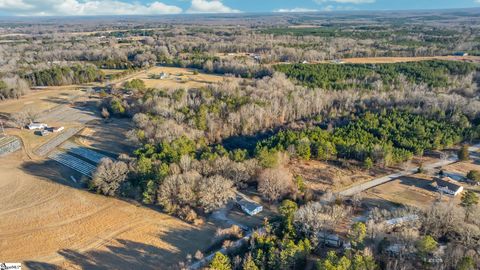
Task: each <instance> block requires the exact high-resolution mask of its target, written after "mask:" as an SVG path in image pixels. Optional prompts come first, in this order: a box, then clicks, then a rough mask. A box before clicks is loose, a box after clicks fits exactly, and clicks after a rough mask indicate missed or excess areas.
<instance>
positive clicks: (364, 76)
mask: <svg viewBox="0 0 480 270" xmlns="http://www.w3.org/2000/svg"><path fill="white" fill-rule="evenodd" d="M275 69H276V70H277V71H279V72H283V73H285V74H286V75H287V76H288V77H289V78H291V79H294V80H296V81H298V82H299V83H301V84H303V85H305V86H308V87H311V88H317V87H318V88H322V89H331V90H345V89H362V90H365V89H366V90H372V89H375V90H386V91H388V90H392V88H400V87H403V86H402V85H401V84H402V80H401V79H400V77H404V78H405V80H406V81H407V82H409V83H411V84H415V85H420V84H426V85H427V86H428V87H429V88H447V87H448V88H454V87H457V86H458V85H457V84H456V83H455V82H456V78H458V77H460V78H461V77H466V76H469V75H470V74H472V73H474V72H476V71H478V70H479V67H478V66H477V65H475V64H472V63H467V62H456V61H438V60H434V61H419V62H408V63H392V64H313V65H310V64H282V65H277V66H275Z"/></svg>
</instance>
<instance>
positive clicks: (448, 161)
mask: <svg viewBox="0 0 480 270" xmlns="http://www.w3.org/2000/svg"><path fill="white" fill-rule="evenodd" d="M479 149H480V144H476V145H473V146H470V147H469V148H468V150H469V151H470V152H471V153H472V156H473V155H475V154H476V153H475V152H476V151H478V150H479ZM457 161H458V157H457V155H453V156H450V157H448V158H447V159H445V160H440V161H438V162H435V163H431V164H428V165H425V166H424V169H426V170H431V169H434V168H437V167H443V166H446V165H449V164H452V163H455V162H457ZM417 171H418V167H415V168H413V169H409V170H405V171H400V172H397V173H393V174H389V175H386V176H383V177H379V178H375V179H372V180H370V181H368V182H366V183H363V184H359V185H356V186H353V187H350V188H348V189H346V190H343V191H340V192H339V193H338V194H339V195H341V196H352V195H354V194H357V193H360V192H362V191H365V190H367V189H370V188H373V187H375V186H379V185H381V184H384V183H387V182H390V181H392V180H395V179H397V178H400V177H403V176H408V175H412V174H415V173H416V172H417Z"/></svg>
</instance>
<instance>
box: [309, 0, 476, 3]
mask: <svg viewBox="0 0 480 270" xmlns="http://www.w3.org/2000/svg"><path fill="white" fill-rule="evenodd" d="M375 1H376V0H315V3H317V4H325V3H327V2H335V3H339V4H371V3H375ZM478 1H480V0H478Z"/></svg>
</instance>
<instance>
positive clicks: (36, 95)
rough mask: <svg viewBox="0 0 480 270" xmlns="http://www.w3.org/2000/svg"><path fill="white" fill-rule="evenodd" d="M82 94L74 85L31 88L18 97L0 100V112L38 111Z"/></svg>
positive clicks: (66, 102)
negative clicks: (40, 88) (39, 88)
mask: <svg viewBox="0 0 480 270" xmlns="http://www.w3.org/2000/svg"><path fill="white" fill-rule="evenodd" d="M84 94H85V93H84V92H83V91H82V90H80V89H79V87H78V86H75V85H72V86H59V87H48V88H45V89H42V90H32V91H30V93H28V94H26V95H25V96H23V97H20V98H19V99H10V100H5V101H1V102H0V114H1V113H7V114H11V113H15V112H19V111H22V110H30V111H32V112H34V113H40V112H43V111H45V110H50V109H53V108H54V107H56V106H59V105H62V104H68V103H71V102H72V101H73V100H74V99H76V98H78V97H79V96H83V95H84Z"/></svg>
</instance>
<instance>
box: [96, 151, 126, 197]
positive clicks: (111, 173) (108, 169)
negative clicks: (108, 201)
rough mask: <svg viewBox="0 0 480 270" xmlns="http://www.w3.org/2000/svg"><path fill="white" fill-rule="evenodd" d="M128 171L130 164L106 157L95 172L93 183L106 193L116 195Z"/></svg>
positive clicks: (101, 191)
mask: <svg viewBox="0 0 480 270" xmlns="http://www.w3.org/2000/svg"><path fill="white" fill-rule="evenodd" d="M128 172H129V170H128V165H127V164H126V163H125V162H122V161H112V160H111V159H109V158H104V159H102V161H101V162H100V164H99V165H98V168H97V170H96V171H95V173H94V174H93V178H92V182H91V185H92V187H93V188H95V189H96V190H97V191H98V192H100V193H102V194H104V195H108V196H116V195H118V192H119V191H120V187H121V185H122V183H123V182H124V181H125V179H126V178H127V174H128Z"/></svg>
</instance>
